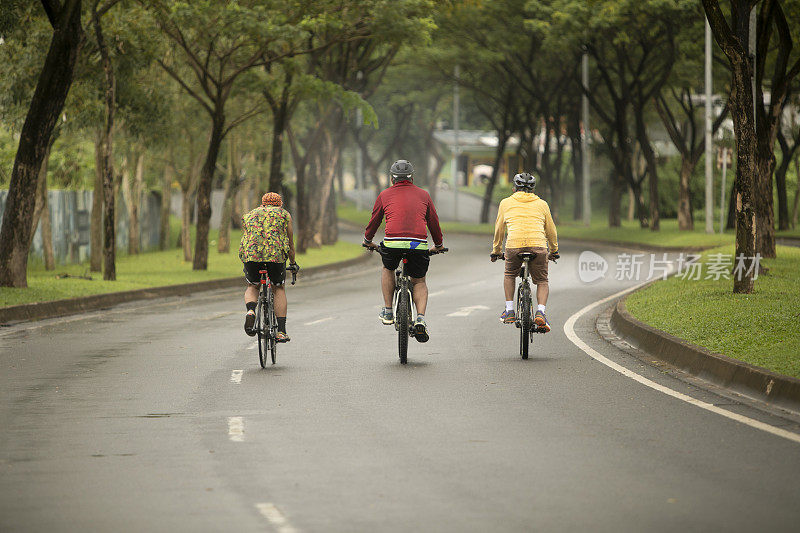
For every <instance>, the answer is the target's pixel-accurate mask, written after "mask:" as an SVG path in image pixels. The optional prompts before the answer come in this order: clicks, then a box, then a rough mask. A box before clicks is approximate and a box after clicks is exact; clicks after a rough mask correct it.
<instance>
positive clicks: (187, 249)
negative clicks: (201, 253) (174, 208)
mask: <svg viewBox="0 0 800 533" xmlns="http://www.w3.org/2000/svg"><path fill="white" fill-rule="evenodd" d="M191 197H192V194H191V192H190V191H188V190H185V189H184V190H182V191H181V237H180V238H181V248H183V260H184V261H186V262H187V263H188V262H189V261H191V260H192V235H191V233H190V232H191V226H192V200H191Z"/></svg>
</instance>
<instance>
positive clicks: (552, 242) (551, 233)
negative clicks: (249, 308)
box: [544, 205, 558, 253]
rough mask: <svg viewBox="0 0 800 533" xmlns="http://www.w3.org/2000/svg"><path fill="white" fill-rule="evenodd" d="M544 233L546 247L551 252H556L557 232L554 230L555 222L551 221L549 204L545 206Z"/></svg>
mask: <svg viewBox="0 0 800 533" xmlns="http://www.w3.org/2000/svg"><path fill="white" fill-rule="evenodd" d="M544 234H545V236H546V237H547V249H548V250H550V252H551V253H556V252H558V232H556V223H555V222H553V215H551V214H550V206H549V205H548V206H545V212H544Z"/></svg>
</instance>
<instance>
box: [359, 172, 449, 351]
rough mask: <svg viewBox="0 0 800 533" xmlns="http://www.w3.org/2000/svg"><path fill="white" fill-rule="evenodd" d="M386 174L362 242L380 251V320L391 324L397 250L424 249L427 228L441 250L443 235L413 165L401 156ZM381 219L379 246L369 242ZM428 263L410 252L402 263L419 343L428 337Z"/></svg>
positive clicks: (399, 251) (392, 321)
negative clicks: (408, 279)
mask: <svg viewBox="0 0 800 533" xmlns="http://www.w3.org/2000/svg"><path fill="white" fill-rule="evenodd" d="M389 174H390V175H391V177H392V186H391V187H389V188H388V189H385V190H384V191H382V192H381V193H380V194H379V195H378V198H377V200H375V206H374V207H373V208H372V218H371V219H370V221H369V224H367V229H366V231H365V232H364V244H365V245H366V246H367V247H368V248H372V249H378V248H380V249H381V251H382V252H383V253H381V257H382V259H383V270H382V271H381V291H382V292H383V305H384V307H383V310H382V311H381V314H380V319H381V321H382V322H383V323H384V324H386V325H390V324H393V323H394V316H393V315H392V295H393V293H394V271H395V270H396V269H397V267H398V265H399V264H400V253H401V251H404V252H407V251H408V250H427V249H428V231H427V230H430V232H431V238H432V239H433V244H434V246H435V248H434V250H436V251H441V250H442V249H443V248H444V245H443V241H444V236H443V235H442V228H441V227H439V217H438V216H437V215H436V208H435V207H434V206H433V200H431V196H430V195H429V194H428V193H427V191H425V190H423V189H420V188H419V187H417V186H416V185H414V167H413V166H412V165H411V163H409V162H408V161H406V160H405V159H401V160H399V161H395V162H394V163H393V164H392V167H391V168H390V169H389ZM384 218H386V227H385V229H384V234H385V237H384V239H383V242H381V244H380V246H379V245H377V244H374V243H373V242H372V238H373V237H374V236H375V233H376V232H377V231H378V228H379V227H380V225H381V222H382V221H383V219H384ZM426 227H427V230H426ZM429 263H430V257H428V255H427V254H411V255H410V256H409V258H408V263H407V264H406V272H408V274H409V276H410V277H411V283H412V285H413V289H412V291H411V296H412V298H413V300H414V306H415V307H416V309H417V318H416V320H415V321H414V333H415V335H414V336H415V338H416V339H417V340H418V341H419V342H427V341H428V339H429V336H428V326H427V325H426V324H425V309H426V307H427V305H428V286H427V285H426V283H425V274H427V272H428V264H429Z"/></svg>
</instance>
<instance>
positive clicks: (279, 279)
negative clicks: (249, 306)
mask: <svg viewBox="0 0 800 533" xmlns="http://www.w3.org/2000/svg"><path fill="white" fill-rule="evenodd" d="M267 275H268V276H269V280H270V282H271V283H272V305H273V309H274V311H275V318H276V319H277V320H278V331H279V332H280V333H283V334H284V336H279V337H280V338H279V339H278V340H279V341H287V340H289V338H288V337H286V335H285V334H286V311H287V308H288V302H287V300H286V288H285V284H284V282H285V281H286V263H277V262H270V263H267ZM284 337H285V338H284Z"/></svg>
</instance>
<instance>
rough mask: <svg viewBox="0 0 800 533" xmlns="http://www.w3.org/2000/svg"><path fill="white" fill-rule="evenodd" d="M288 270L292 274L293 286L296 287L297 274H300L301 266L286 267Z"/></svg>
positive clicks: (294, 264)
mask: <svg viewBox="0 0 800 533" xmlns="http://www.w3.org/2000/svg"><path fill="white" fill-rule="evenodd" d="M286 270H288V271H289V272H291V273H292V285H294V284H295V283H296V282H297V273H298V272H300V265H298V264H297V263H292V264H290V265H289V266H288V267H286Z"/></svg>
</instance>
